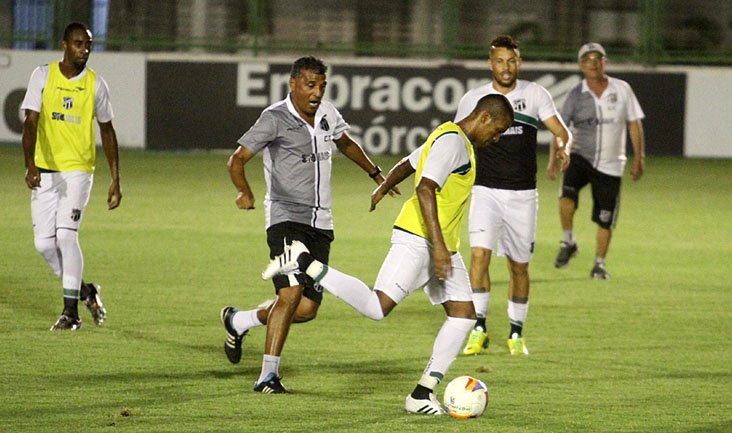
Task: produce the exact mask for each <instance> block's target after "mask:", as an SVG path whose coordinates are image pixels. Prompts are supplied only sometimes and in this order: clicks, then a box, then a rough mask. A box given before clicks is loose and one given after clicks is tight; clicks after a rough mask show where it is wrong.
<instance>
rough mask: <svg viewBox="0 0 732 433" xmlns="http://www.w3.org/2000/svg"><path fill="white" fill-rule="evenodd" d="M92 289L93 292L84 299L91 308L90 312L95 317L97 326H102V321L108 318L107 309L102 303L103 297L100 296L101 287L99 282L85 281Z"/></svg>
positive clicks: (88, 307)
mask: <svg viewBox="0 0 732 433" xmlns="http://www.w3.org/2000/svg"><path fill="white" fill-rule="evenodd" d="M84 284H86V285H87V287H89V289H91V294H89V296H87V297H86V298H85V299H83V300H82V302H83V303H84V305H86V308H87V309H88V310H89V312H90V313H91V315H92V318H93V319H94V323H96V324H97V326H101V325H102V323H104V319H106V318H107V309H106V308H104V304H102V298H101V296H99V289H101V287H100V286H99V284H94V283H84Z"/></svg>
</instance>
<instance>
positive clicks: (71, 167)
mask: <svg viewBox="0 0 732 433" xmlns="http://www.w3.org/2000/svg"><path fill="white" fill-rule="evenodd" d="M96 78H97V74H96V72H94V71H93V70H91V69H89V68H86V74H85V75H84V76H83V77H82V78H81V79H79V80H74V81H71V80H69V79H68V78H66V77H65V76H64V75H63V74H62V73H61V69H60V68H59V62H54V63H51V64H49V65H48V80H47V81H46V86H45V87H44V88H43V99H42V105H41V113H40V116H39V119H38V135H37V138H36V152H35V163H36V166H37V167H39V168H45V169H48V170H56V171H85V172H87V173H93V172H94V159H95V157H96V148H95V143H94V117H95V116H94V94H95V91H96V88H95V86H96Z"/></svg>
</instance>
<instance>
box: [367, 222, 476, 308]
mask: <svg viewBox="0 0 732 433" xmlns="http://www.w3.org/2000/svg"><path fill="white" fill-rule="evenodd" d="M420 287H424V292H425V293H426V294H427V297H429V298H430V302H432V304H433V305H437V304H442V303H445V302H447V301H462V302H472V300H473V298H472V296H471V292H472V290H471V289H470V279H469V278H468V271H467V270H466V268H465V263H463V258H462V257H461V256H460V253H455V254H453V255H452V276H450V277H449V278H448V279H446V280H444V281H441V280H440V279H439V278H437V276H436V275H435V271H434V262H433V260H432V247H431V245H430V243H429V242H428V241H427V240H426V239H425V238H422V237H420V236H417V235H413V234H411V233H407V232H404V231H402V230H397V229H394V230H393V231H392V234H391V249H390V250H389V254H387V256H386V258H385V259H384V263H383V264H382V265H381V270H380V271H379V276H378V277H376V283H374V290H380V291H382V292H384V293H385V294H387V295H388V296H389V297H390V298H391V299H392V300H393V301H394V302H396V303H397V304H398V303H399V302H401V300H402V299H404V298H406V297H407V296H408V295H409V294H411V293H412V292H414V291H416V290H417V289H419V288H420Z"/></svg>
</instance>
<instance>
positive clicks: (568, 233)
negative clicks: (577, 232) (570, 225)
mask: <svg viewBox="0 0 732 433" xmlns="http://www.w3.org/2000/svg"><path fill="white" fill-rule="evenodd" d="M562 233H563V235H564V238H563V240H564V242H566V243H568V244H573V243H574V233H573V232H572V230H571V229H570V230H563V231H562Z"/></svg>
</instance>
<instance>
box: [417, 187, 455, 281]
mask: <svg viewBox="0 0 732 433" xmlns="http://www.w3.org/2000/svg"><path fill="white" fill-rule="evenodd" d="M437 188H439V185H437V183H436V182H435V181H434V180H432V179H428V178H425V177H423V178H422V179H421V180H420V181H419V184H418V185H417V198H419V208H420V210H421V211H422V218H424V223H425V225H426V227H427V236H429V239H430V241H431V242H432V260H433V261H434V262H435V275H437V278H439V279H441V280H444V279H446V278H448V277H449V276H450V275H452V260H451V258H450V255H451V254H450V251H449V250H448V249H447V245H445V239H444V238H443V237H442V228H441V227H440V220H439V219H438V217H437V197H436V192H435V191H436V190H437Z"/></svg>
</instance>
